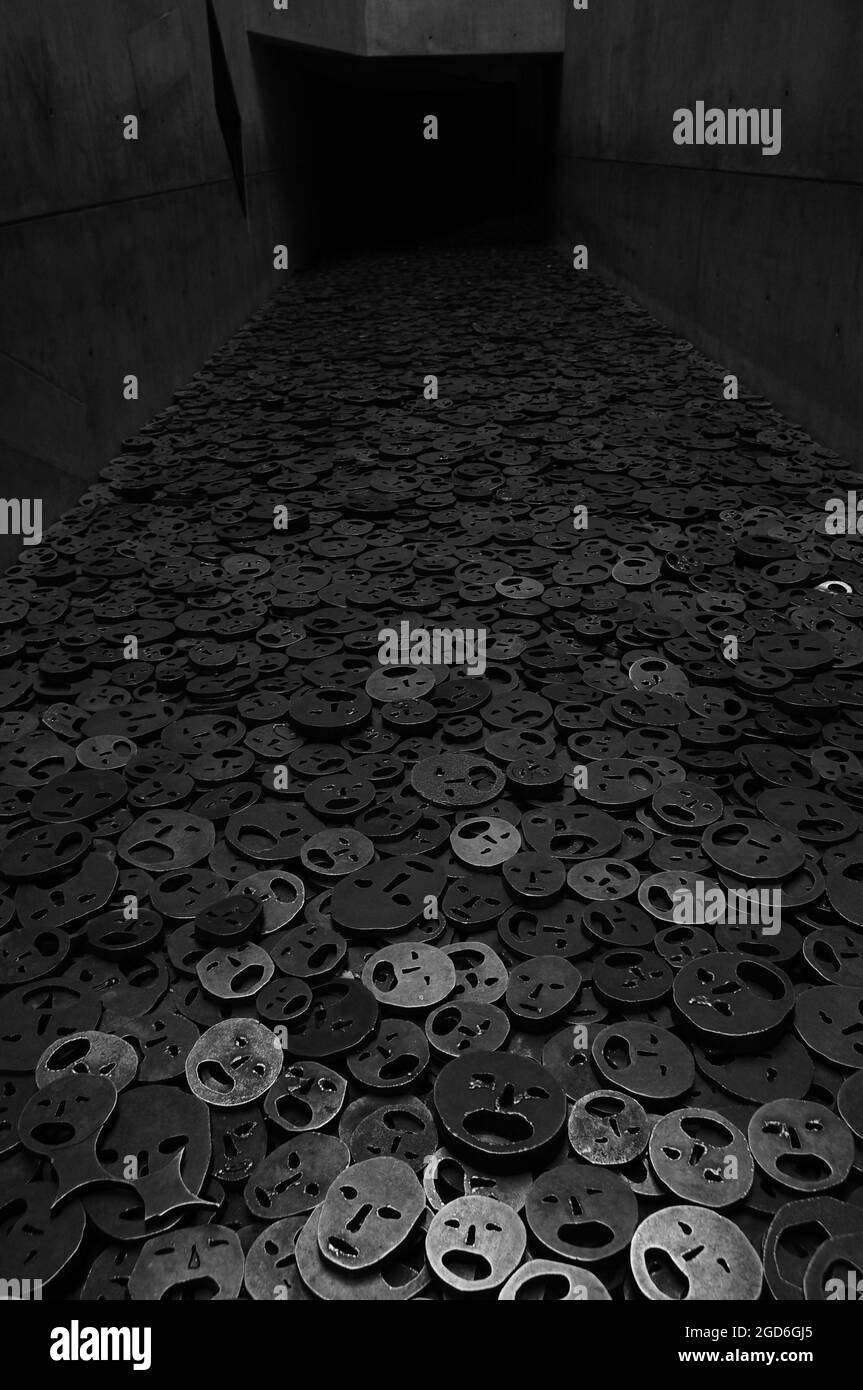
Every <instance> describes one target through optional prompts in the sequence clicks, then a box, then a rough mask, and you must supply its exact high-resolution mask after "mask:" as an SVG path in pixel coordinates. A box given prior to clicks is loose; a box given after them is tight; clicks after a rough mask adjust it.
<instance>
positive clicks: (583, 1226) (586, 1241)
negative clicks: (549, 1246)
mask: <svg viewBox="0 0 863 1390" xmlns="http://www.w3.org/2000/svg"><path fill="white" fill-rule="evenodd" d="M557 1236H558V1239H559V1240H562V1241H563V1242H564V1244H565V1245H571V1246H572V1247H573V1248H574V1249H576V1250H579V1249H580V1250H602V1249H603V1248H604V1247H605V1246H606V1245H611V1243H612V1241H613V1240H614V1231H613V1230H612V1229H611V1227H610V1226H606V1224H605V1222H604V1221H582V1222H576V1221H567V1222H565V1223H564V1225H563V1226H559V1227H558V1229H557Z"/></svg>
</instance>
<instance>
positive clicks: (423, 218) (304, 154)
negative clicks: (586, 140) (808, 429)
mask: <svg viewBox="0 0 863 1390" xmlns="http://www.w3.org/2000/svg"><path fill="white" fill-rule="evenodd" d="M250 42H251V43H252V45H253V55H254V58H255V69H256V73H257V77H258V83H259V91H260V95H261V99H262V103H263V105H264V109H265V110H266V111H267V112H268V123H269V124H270V125H271V126H272V125H273V124H274V123H275V125H276V127H278V129H276V130H273V132H272V133H273V138H274V139H276V140H278V141H281V142H285V141H286V140H288V142H289V143H290V144H291V146H292V149H293V159H292V161H291V181H292V184H293V185H294V187H293V189H292V190H291V196H292V197H294V198H295V199H296V200H297V207H298V212H299V213H300V216H301V221H302V224H303V227H304V230H305V235H304V237H303V241H304V243H305V248H306V254H305V256H304V259H306V260H308V259H310V258H312V257H313V256H318V255H327V256H330V255H342V254H350V253H351V252H352V251H356V250H368V249H370V248H375V249H381V250H386V249H391V248H393V247H398V246H404V245H406V244H413V243H417V242H424V241H429V240H435V239H438V238H440V237H442V236H446V237H448V238H449V237H451V236H453V235H455V236H458V235H460V234H463V233H464V232H465V231H466V230H467V229H469V228H473V227H477V226H478V225H481V224H485V223H488V222H489V221H491V220H493V221H502V220H511V219H512V220H515V219H517V220H519V221H520V222H521V223H523V224H524V223H526V224H529V225H530V226H531V228H532V229H533V228H536V229H537V230H543V229H544V226H545V221H546V217H547V213H548V207H549V186H550V177H551V169H552V162H553V157H554V143H555V140H554V134H555V129H556V117H557V96H558V90H559V84H560V59H559V57H547V56H544V55H543V56H520V55H513V56H504V57H483V58H434V59H427V58H395V59H380V58H378V59H375V58H354V57H349V56H345V55H341V54H331V53H327V54H324V53H321V52H319V51H317V50H308V49H302V48H299V47H297V46H294V45H288V44H278V43H274V42H271V41H268V40H263V39H258V38H253V39H251V40H250ZM430 116H434V117H435V118H436V121H437V134H438V138H437V139H436V140H435V139H428V138H426V135H425V131H426V129H427V128H429V123H428V121H427V118H428V117H430ZM286 123H291V124H292V125H293V126H295V129H294V130H292V131H291V132H288V131H287V130H286V129H285V128H284V126H285V124H286Z"/></svg>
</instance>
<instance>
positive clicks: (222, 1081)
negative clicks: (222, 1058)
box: [198, 1061, 236, 1095]
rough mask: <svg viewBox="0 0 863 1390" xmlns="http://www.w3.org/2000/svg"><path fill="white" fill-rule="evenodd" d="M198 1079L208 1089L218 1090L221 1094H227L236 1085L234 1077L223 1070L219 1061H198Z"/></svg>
mask: <svg viewBox="0 0 863 1390" xmlns="http://www.w3.org/2000/svg"><path fill="white" fill-rule="evenodd" d="M198 1080H199V1081H200V1083H201V1085H202V1086H206V1087H207V1089H208V1090H210V1091H218V1092H219V1093H220V1094H221V1095H227V1094H228V1093H229V1092H230V1091H233V1089H234V1086H235V1085H236V1082H235V1081H234V1078H233V1077H232V1076H230V1075H229V1074H228V1072H227V1071H225V1068H224V1067H223V1066H222V1064H221V1062H214V1061H208V1062H199V1063H198Z"/></svg>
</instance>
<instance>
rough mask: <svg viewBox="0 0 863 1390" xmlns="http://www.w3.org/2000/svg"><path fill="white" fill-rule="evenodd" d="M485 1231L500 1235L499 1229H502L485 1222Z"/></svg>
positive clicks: (490, 1222) (491, 1222)
mask: <svg viewBox="0 0 863 1390" xmlns="http://www.w3.org/2000/svg"><path fill="white" fill-rule="evenodd" d="M485 1229H486V1230H487V1231H496V1232H497V1234H498V1235H500V1232H501V1229H502V1228H501V1227H500V1226H495V1224H494V1222H493V1221H488V1222H486V1227H485Z"/></svg>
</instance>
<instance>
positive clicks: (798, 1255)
mask: <svg viewBox="0 0 863 1390" xmlns="http://www.w3.org/2000/svg"><path fill="white" fill-rule="evenodd" d="M829 1239H830V1235H829V1232H828V1231H827V1230H826V1229H825V1227H824V1226H822V1225H821V1223H820V1221H804V1222H803V1223H802V1224H801V1225H799V1226H786V1228H785V1230H784V1231H783V1232H782V1234H781V1236H780V1237H779V1239H778V1240H777V1242H776V1251H775V1256H774V1258H775V1260H776V1268H777V1269H778V1270H779V1273H780V1275H781V1276H782V1278H783V1279H787V1280H788V1282H789V1283H791V1284H798V1283H799V1282H800V1280H801V1278H802V1276H803V1272H804V1270H805V1269H806V1267H807V1265H808V1264H809V1261H810V1260H811V1259H812V1256H813V1255H814V1254H815V1252H816V1250H820V1248H821V1246H822V1245H823V1244H824V1242H825V1240H829Z"/></svg>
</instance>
